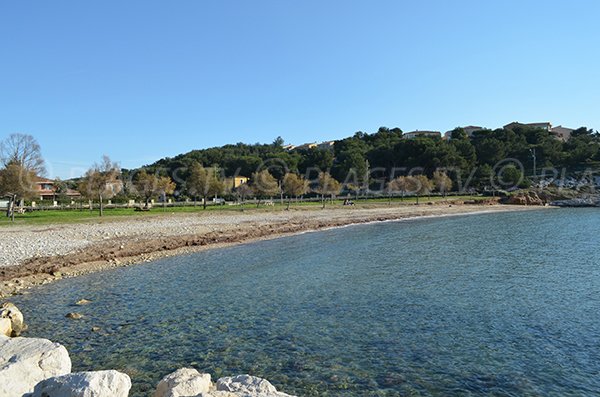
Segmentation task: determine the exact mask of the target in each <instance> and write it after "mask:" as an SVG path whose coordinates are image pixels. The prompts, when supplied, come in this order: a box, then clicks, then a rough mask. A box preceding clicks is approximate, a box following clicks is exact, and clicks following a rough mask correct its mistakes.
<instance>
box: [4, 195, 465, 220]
mask: <svg viewBox="0 0 600 397" xmlns="http://www.w3.org/2000/svg"><path fill="white" fill-rule="evenodd" d="M472 199H477V198H475V197H473V196H451V197H447V198H443V197H439V196H433V197H431V198H428V197H421V198H420V199H419V202H420V203H423V204H424V203H427V202H429V201H432V202H436V201H440V200H472ZM351 200H353V201H354V202H355V207H356V208H368V207H384V206H387V205H389V204H390V200H389V199H388V198H369V199H362V198H361V199H359V200H356V199H354V198H351ZM343 201H344V199H336V200H334V201H333V203H331V202H330V201H327V202H326V204H325V206H326V208H342V204H343ZM273 203H274V205H273V206H266V205H264V204H261V205H260V206H259V207H258V208H257V207H256V204H250V203H248V204H243V205H209V206H207V208H206V210H204V209H203V208H202V206H201V205H198V206H193V205H189V206H185V207H183V206H182V207H167V208H163V207H161V206H160V205H157V206H155V207H154V208H152V210H150V211H145V212H140V211H134V209H133V208H105V209H104V216H103V217H100V216H99V215H98V210H97V209H95V210H94V211H90V210H89V209H83V210H79V209H71V210H37V211H33V212H27V213H25V214H16V215H15V222H14V223H13V222H11V220H10V219H9V218H7V217H6V216H5V212H0V227H10V226H11V225H45V224H64V223H67V224H68V223H85V222H99V221H108V220H126V219H128V218H139V217H153V216H164V215H168V214H185V213H205V212H210V213H215V212H240V211H242V210H244V211H252V212H270V211H282V210H284V209H285V208H287V202H286V201H285V200H284V203H283V204H281V203H280V200H279V199H274V200H273ZM391 203H392V204H394V205H399V204H404V205H410V204H415V203H416V198H415V197H405V198H404V199H401V198H399V197H398V198H393V199H392V200H391ZM290 208H291V209H297V210H301V209H311V208H314V209H317V208H321V203H320V202H318V201H303V202H294V201H292V203H291V206H290Z"/></svg>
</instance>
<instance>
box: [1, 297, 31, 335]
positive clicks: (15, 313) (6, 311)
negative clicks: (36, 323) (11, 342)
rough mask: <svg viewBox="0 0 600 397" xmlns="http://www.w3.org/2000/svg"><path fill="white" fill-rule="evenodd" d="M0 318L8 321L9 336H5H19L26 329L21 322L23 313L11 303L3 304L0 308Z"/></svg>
mask: <svg viewBox="0 0 600 397" xmlns="http://www.w3.org/2000/svg"><path fill="white" fill-rule="evenodd" d="M0 318H7V319H9V320H10V325H11V330H12V331H11V334H10V335H7V336H19V335H21V332H23V331H25V330H26V329H27V326H26V325H25V322H24V321H23V313H21V311H20V310H19V309H18V308H17V307H16V306H15V305H14V304H13V303H11V302H4V303H3V304H2V306H1V307H0Z"/></svg>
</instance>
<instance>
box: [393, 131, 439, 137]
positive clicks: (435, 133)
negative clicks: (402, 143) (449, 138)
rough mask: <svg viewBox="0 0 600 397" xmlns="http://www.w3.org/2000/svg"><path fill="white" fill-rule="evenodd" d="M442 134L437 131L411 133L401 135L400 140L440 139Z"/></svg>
mask: <svg viewBox="0 0 600 397" xmlns="http://www.w3.org/2000/svg"><path fill="white" fill-rule="evenodd" d="M441 137H442V133H441V132H439V131H419V130H416V131H411V132H406V133H404V134H402V139H415V138H441Z"/></svg>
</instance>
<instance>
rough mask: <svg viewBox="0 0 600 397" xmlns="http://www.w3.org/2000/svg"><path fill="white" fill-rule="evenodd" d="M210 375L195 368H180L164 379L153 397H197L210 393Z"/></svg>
mask: <svg viewBox="0 0 600 397" xmlns="http://www.w3.org/2000/svg"><path fill="white" fill-rule="evenodd" d="M211 385H212V384H211V381H210V375H209V374H201V373H200V372H198V371H197V370H195V369H193V368H180V369H178V370H177V371H175V372H173V373H170V374H169V375H167V376H165V377H164V378H162V380H161V381H160V382H159V383H158V387H157V388H156V391H155V392H154V395H153V397H195V396H198V395H200V394H202V393H208V391H209V390H210V388H211Z"/></svg>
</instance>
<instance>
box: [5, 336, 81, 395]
mask: <svg viewBox="0 0 600 397" xmlns="http://www.w3.org/2000/svg"><path fill="white" fill-rule="evenodd" d="M69 372H71V359H70V358H69V353H68V352H67V349H65V347H64V346H62V345H60V344H58V343H53V342H51V341H49V340H47V339H39V338H20V337H19V338H7V337H5V336H0V396H3V397H22V396H23V395H24V394H25V393H30V392H31V391H33V388H34V387H35V385H37V384H38V383H39V382H41V381H43V380H44V379H48V378H51V377H53V376H60V375H64V374H68V373H69Z"/></svg>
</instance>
